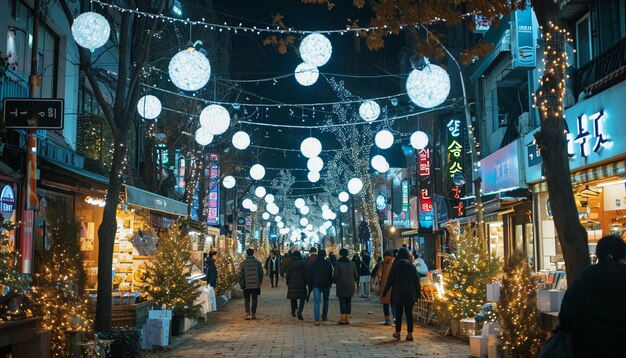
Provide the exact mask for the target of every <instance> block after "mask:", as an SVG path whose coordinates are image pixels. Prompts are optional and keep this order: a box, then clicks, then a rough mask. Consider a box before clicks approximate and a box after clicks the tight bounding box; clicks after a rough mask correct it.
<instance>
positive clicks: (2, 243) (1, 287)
mask: <svg viewBox="0 0 626 358" xmlns="http://www.w3.org/2000/svg"><path fill="white" fill-rule="evenodd" d="M0 217H1V216H0ZM0 220H2V221H1V222H0V322H2V321H7V320H11V319H16V318H22V316H23V313H24V312H23V311H22V310H21V307H15V304H16V302H18V301H19V300H20V296H21V295H22V294H23V293H24V292H25V290H26V289H27V288H28V282H27V281H26V278H25V277H24V276H23V275H22V274H21V273H19V272H18V270H17V263H18V260H19V257H20V256H19V253H18V252H17V251H14V250H13V248H12V247H11V246H12V245H11V241H10V238H9V235H8V232H9V231H11V230H15V226H14V225H13V224H12V223H11V222H9V221H4V218H1V219H0Z"/></svg>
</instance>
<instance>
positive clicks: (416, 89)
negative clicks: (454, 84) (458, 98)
mask: <svg viewBox="0 0 626 358" xmlns="http://www.w3.org/2000/svg"><path fill="white" fill-rule="evenodd" d="M406 93H407V94H408V95H409V98H411V101H413V103H415V104H416V105H418V106H420V107H422V108H433V107H436V106H438V105H440V104H442V103H443V101H445V100H446V98H448V94H449V93H450V76H449V75H448V73H447V72H446V70H444V69H443V68H441V67H439V66H437V65H433V64H428V65H426V66H424V68H423V69H422V70H421V71H420V70H417V69H415V70H413V71H411V73H410V74H409V77H408V78H407V80H406Z"/></svg>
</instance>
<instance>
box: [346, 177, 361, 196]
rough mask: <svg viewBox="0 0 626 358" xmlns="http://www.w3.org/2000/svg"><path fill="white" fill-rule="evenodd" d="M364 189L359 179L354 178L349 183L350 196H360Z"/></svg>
mask: <svg viewBox="0 0 626 358" xmlns="http://www.w3.org/2000/svg"><path fill="white" fill-rule="evenodd" d="M361 189H363V182H362V181H361V179H359V178H352V179H350V180H349V181H348V191H349V192H350V194H352V195H355V194H358V193H359V192H360V191H361Z"/></svg>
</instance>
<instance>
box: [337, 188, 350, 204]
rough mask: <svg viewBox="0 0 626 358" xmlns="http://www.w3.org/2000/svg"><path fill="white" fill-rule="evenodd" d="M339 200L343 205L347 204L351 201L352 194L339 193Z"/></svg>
mask: <svg viewBox="0 0 626 358" xmlns="http://www.w3.org/2000/svg"><path fill="white" fill-rule="evenodd" d="M338 198H339V201H341V202H342V203H345V202H346V201H348V200H350V194H348V193H346V192H345V191H342V192H341V193H339V195H338Z"/></svg>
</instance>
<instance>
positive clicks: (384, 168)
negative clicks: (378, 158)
mask: <svg viewBox="0 0 626 358" xmlns="http://www.w3.org/2000/svg"><path fill="white" fill-rule="evenodd" d="M376 170H377V171H378V172H379V173H386V172H387V171H389V162H387V160H386V159H385V161H384V162H382V163H381V164H380V167H379V168H378V169H376Z"/></svg>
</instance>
